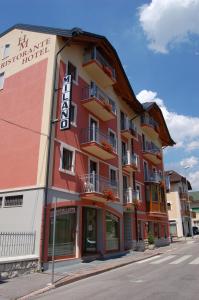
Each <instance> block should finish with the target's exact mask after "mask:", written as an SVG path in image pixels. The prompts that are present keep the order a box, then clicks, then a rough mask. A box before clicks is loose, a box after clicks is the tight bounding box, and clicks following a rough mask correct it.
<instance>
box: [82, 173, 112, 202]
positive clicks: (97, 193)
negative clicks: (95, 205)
mask: <svg viewBox="0 0 199 300" xmlns="http://www.w3.org/2000/svg"><path fill="white" fill-rule="evenodd" d="M80 180H81V198H82V199H87V200H88V199H89V200H93V201H100V202H107V201H110V202H114V201H118V183H117V182H115V181H114V182H111V181H110V179H109V178H106V177H103V176H98V175H96V174H94V173H92V174H85V175H83V176H81V177H80Z"/></svg>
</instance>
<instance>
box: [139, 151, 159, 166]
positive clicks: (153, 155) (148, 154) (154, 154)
mask: <svg viewBox="0 0 199 300" xmlns="http://www.w3.org/2000/svg"><path fill="white" fill-rule="evenodd" d="M142 153H143V156H144V158H146V159H148V160H150V161H151V162H152V163H153V164H155V165H159V164H160V163H161V162H162V155H161V151H160V150H159V149H149V148H146V147H145V149H143V150H142Z"/></svg>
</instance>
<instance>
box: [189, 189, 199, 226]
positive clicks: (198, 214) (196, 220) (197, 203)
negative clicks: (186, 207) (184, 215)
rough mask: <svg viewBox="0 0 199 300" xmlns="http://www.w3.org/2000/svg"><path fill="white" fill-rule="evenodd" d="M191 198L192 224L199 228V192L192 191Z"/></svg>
mask: <svg viewBox="0 0 199 300" xmlns="http://www.w3.org/2000/svg"><path fill="white" fill-rule="evenodd" d="M189 199H190V201H191V202H190V206H191V210H192V225H193V226H196V227H198V228H199V192H198V191H197V192H190V193H189Z"/></svg>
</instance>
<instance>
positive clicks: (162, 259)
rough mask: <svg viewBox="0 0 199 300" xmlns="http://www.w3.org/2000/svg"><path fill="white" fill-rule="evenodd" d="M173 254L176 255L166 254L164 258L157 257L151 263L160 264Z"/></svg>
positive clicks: (172, 256)
mask: <svg viewBox="0 0 199 300" xmlns="http://www.w3.org/2000/svg"><path fill="white" fill-rule="evenodd" d="M175 256H176V255H169V256H166V257H164V258H161V259H158V260H156V261H152V262H151V264H161V263H162V262H164V261H167V260H169V259H172V258H174V257H175Z"/></svg>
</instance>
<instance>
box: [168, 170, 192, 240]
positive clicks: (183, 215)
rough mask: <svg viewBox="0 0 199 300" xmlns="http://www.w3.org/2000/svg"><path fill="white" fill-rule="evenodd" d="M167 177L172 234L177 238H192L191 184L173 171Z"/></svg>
mask: <svg viewBox="0 0 199 300" xmlns="http://www.w3.org/2000/svg"><path fill="white" fill-rule="evenodd" d="M166 177H167V194H166V198H167V208H168V216H169V223H170V234H171V235H172V236H176V237H182V236H190V235H191V234H192V232H191V230H192V218H191V217H192V212H190V203H189V196H188V190H191V189H192V188H191V184H190V182H189V181H188V180H187V179H186V178H185V177H183V176H182V175H180V174H178V173H177V172H175V171H173V170H171V171H167V172H166Z"/></svg>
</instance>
